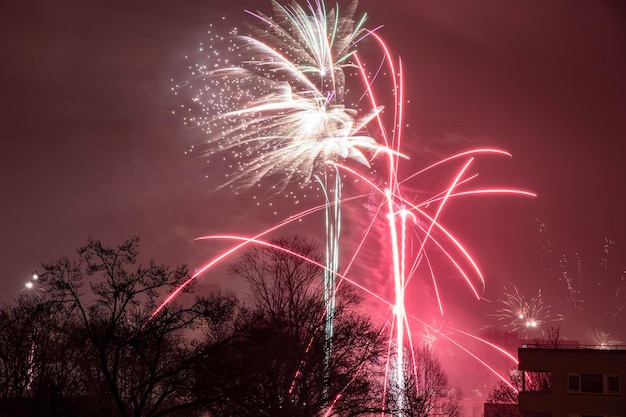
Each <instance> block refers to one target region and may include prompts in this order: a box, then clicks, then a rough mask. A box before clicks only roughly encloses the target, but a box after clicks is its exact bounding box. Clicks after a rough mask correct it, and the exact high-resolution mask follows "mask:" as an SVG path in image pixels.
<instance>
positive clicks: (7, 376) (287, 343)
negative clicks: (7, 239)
mask: <svg viewBox="0 0 626 417" xmlns="http://www.w3.org/2000/svg"><path fill="white" fill-rule="evenodd" d="M273 243H275V244H276V245H277V246H279V247H281V248H285V249H286V250H287V251H285V250H280V249H276V248H269V247H263V246H258V247H252V248H251V249H248V250H246V251H244V252H243V253H242V254H241V256H240V257H239V259H238V260H237V261H236V262H235V263H234V264H233V265H232V266H231V268H230V273H231V274H232V275H233V276H234V277H239V278H242V279H243V280H245V282H247V283H248V284H249V288H250V296H249V298H247V299H246V302H247V305H246V304H244V303H242V302H240V301H239V300H238V299H237V298H235V297H234V296H232V295H224V294H218V293H213V294H210V295H208V296H207V297H195V298H193V297H189V296H186V297H182V298H179V299H177V300H178V301H176V302H170V303H169V304H167V305H166V306H165V307H164V308H163V309H161V310H158V313H156V314H155V312H156V311H157V307H158V306H159V305H160V302H161V300H162V299H164V297H165V296H166V295H169V294H170V293H171V292H172V291H173V290H175V289H177V288H178V287H179V286H180V285H181V284H183V283H185V282H186V281H187V280H188V279H189V274H188V272H187V269H186V268H185V267H184V266H180V267H177V268H173V269H172V268H169V267H166V266H164V265H159V264H156V263H155V262H153V261H150V262H149V263H148V264H147V265H146V266H141V265H136V263H137V257H138V239H137V238H132V239H130V240H128V241H126V242H123V243H122V244H121V245H119V246H117V247H108V246H105V245H103V244H102V243H101V242H99V241H96V240H89V241H88V242H87V245H85V246H84V247H82V248H80V249H78V251H77V254H76V256H75V257H73V258H70V257H62V258H59V259H58V260H56V261H54V262H50V263H47V264H44V265H43V271H42V273H41V274H40V276H39V280H38V281H37V285H38V286H39V288H40V291H39V292H37V293H36V294H29V295H25V296H22V297H20V298H19V299H17V300H16V301H15V303H13V304H12V305H5V306H2V307H0V416H12V417H48V416H60V417H73V416H98V417H118V416H119V417H131V416H132V417H160V416H189V417H193V416H200V415H203V416H206V415H210V416H212V417H226V416H239V417H281V416H285V417H287V416H288V417H292V416H300V417H321V416H342V417H344V416H345V417H351V416H356V415H362V414H372V413H376V414H380V413H384V414H387V415H390V414H392V415H403V416H407V417H408V416H425V415H429V414H430V415H433V413H435V414H440V415H446V416H456V415H457V414H455V413H456V411H455V410H457V408H455V407H456V406H458V395H457V394H455V392H454V391H453V390H450V389H449V387H448V384H447V379H446V378H445V374H444V373H443V372H442V370H441V368H440V367H439V364H438V363H437V362H436V361H435V360H434V357H431V356H428V355H427V354H426V352H418V355H417V357H418V359H419V361H418V365H417V366H416V368H413V369H414V370H415V372H414V373H413V374H411V375H410V376H409V379H408V380H407V389H408V390H412V391H411V394H410V395H409V396H408V397H407V398H408V399H409V401H408V402H407V403H406V404H404V406H403V407H402V409H399V408H398V407H396V408H394V407H386V405H385V404H384V401H383V397H384V392H385V389H386V388H388V385H386V383H385V381H386V377H385V370H386V368H385V363H384V359H385V358H386V356H387V349H388V345H387V344H386V343H384V341H383V340H382V337H381V334H382V333H383V332H382V330H381V329H379V328H377V327H376V326H374V325H373V324H372V322H371V321H370V319H369V318H368V316H367V315H366V314H364V313H363V306H362V301H363V300H362V299H361V297H359V296H358V295H357V293H356V292H355V291H354V290H353V289H352V288H351V287H350V286H349V285H346V284H340V285H339V286H338V289H337V294H336V296H337V297H336V309H335V312H334V317H333V319H334V320H333V322H334V327H333V335H332V355H330V366H326V359H327V356H326V355H325V354H326V352H327V349H328V346H329V344H328V343H327V340H326V334H325V324H326V320H325V314H326V308H325V301H324V294H323V272H322V270H321V268H320V267H319V265H317V264H316V263H315V262H318V263H321V262H320V260H321V258H322V255H321V254H320V253H319V251H318V247H317V245H316V244H315V243H313V242H311V241H309V240H307V239H305V238H302V237H298V236H292V237H287V238H282V239H277V240H275V241H274V242H273ZM288 251H292V252H294V253H296V254H300V255H302V256H303V257H305V258H308V259H311V260H313V261H314V262H308V261H307V260H305V259H303V258H302V257H299V256H296V255H294V253H288ZM187 288H188V291H189V290H190V289H191V288H192V286H189V287H187ZM192 298H193V299H192ZM181 300H182V301H181ZM409 374H410V372H409ZM407 375H408V374H407ZM455 395H456V396H455ZM387 404H391V405H393V406H396V405H397V404H392V403H391V402H389V403H387Z"/></svg>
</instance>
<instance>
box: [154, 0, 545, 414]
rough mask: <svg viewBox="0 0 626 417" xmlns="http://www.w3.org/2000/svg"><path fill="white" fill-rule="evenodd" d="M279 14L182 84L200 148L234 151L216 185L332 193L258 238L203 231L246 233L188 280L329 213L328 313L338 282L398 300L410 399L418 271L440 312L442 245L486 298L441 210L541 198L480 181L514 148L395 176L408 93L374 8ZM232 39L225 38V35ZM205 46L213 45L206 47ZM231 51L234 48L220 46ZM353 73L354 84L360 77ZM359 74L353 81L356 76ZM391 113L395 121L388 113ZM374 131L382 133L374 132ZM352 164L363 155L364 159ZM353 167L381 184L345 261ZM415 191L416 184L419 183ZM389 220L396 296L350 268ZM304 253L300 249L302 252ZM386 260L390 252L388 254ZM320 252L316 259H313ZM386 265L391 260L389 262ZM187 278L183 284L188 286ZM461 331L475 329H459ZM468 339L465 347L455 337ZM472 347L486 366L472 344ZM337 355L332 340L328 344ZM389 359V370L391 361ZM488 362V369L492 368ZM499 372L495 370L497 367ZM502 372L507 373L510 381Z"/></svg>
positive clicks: (394, 346)
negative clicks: (477, 167) (441, 171)
mask: <svg viewBox="0 0 626 417" xmlns="http://www.w3.org/2000/svg"><path fill="white" fill-rule="evenodd" d="M272 4H273V10H274V16H273V17H269V16H267V15H265V14H262V13H258V12H256V13H253V12H249V14H250V15H252V16H253V17H254V18H255V19H256V20H255V21H256V25H252V26H251V27H250V34H249V35H241V34H240V33H239V31H238V30H233V31H231V33H230V35H231V36H229V37H226V38H223V37H221V36H214V37H213V41H212V42H213V43H212V44H211V45H209V47H208V49H207V55H208V61H209V63H205V64H194V65H192V67H191V70H192V76H191V77H190V78H189V79H188V80H187V81H186V82H185V83H182V84H180V85H177V86H176V87H175V91H176V92H177V93H180V92H187V93H190V95H191V105H189V106H188V107H187V108H186V110H187V113H189V114H190V116H186V117H185V122H186V123H187V125H189V126H192V127H195V128H198V129H200V131H201V132H202V133H203V141H202V143H201V144H200V146H198V149H199V150H200V152H201V154H203V155H205V156H208V157H210V158H209V159H211V158H214V157H216V156H217V155H218V154H220V153H221V154H227V155H230V159H231V160H233V161H234V163H233V164H232V167H233V169H232V171H231V172H230V173H229V174H228V177H227V179H226V180H225V181H223V182H221V183H220V184H219V186H218V187H217V188H219V187H224V186H230V187H233V188H237V187H242V188H245V187H249V186H251V185H255V184H257V183H258V182H259V181H260V180H261V179H263V178H271V179H272V180H274V181H276V183H277V186H278V187H279V188H280V187H285V186H287V185H288V184H290V183H294V182H295V183H297V184H299V185H301V186H302V185H306V184H309V183H310V182H311V181H312V180H316V181H317V182H318V183H319V184H320V186H321V189H322V191H323V194H324V198H325V199H324V202H323V204H321V205H320V206H318V207H316V208H313V209H309V210H305V211H303V212H301V213H297V214H295V215H292V216H291V217H290V218H289V219H288V220H285V221H283V222H281V223H279V224H277V225H275V226H272V227H270V228H268V229H267V230H264V231H262V232H260V233H258V234H255V235H254V236H205V237H203V238H202V239H231V240H236V241H240V243H239V244H237V245H235V246H234V247H232V248H231V249H229V250H228V251H226V252H224V253H222V254H219V255H218V256H216V257H215V258H214V259H213V260H211V261H209V262H208V263H207V264H205V265H204V266H203V267H202V268H200V269H199V271H198V272H197V273H196V274H195V275H194V276H192V277H191V278H190V280H189V281H188V282H191V281H192V280H194V279H196V278H197V277H198V276H199V275H200V274H202V273H204V272H206V271H207V270H208V269H210V268H211V267H213V266H214V265H216V264H217V263H219V262H220V261H222V260H223V259H224V258H226V257H227V256H228V255H230V254H232V253H234V252H235V251H237V250H238V249H240V248H242V247H244V246H245V245H247V244H257V245H264V244H267V242H266V241H264V240H263V239H264V237H266V236H267V235H268V234H269V233H271V232H273V231H276V230H277V229H279V228H280V227H283V226H285V225H286V224H289V223H291V222H293V221H296V220H298V219H301V218H302V217H304V216H306V215H309V214H311V213H314V212H316V211H323V212H324V213H325V217H326V228H325V231H326V252H327V254H326V263H325V265H320V264H317V263H316V265H317V266H319V267H320V268H322V269H323V270H324V271H325V272H324V274H325V297H326V304H327V311H326V312H325V314H326V317H327V318H328V317H332V308H333V305H334V293H335V291H336V285H341V283H342V282H343V281H345V282H348V283H350V284H352V285H355V286H357V287H358V288H360V289H362V290H364V291H367V292H368V293H370V294H372V295H373V296H374V297H376V299H378V300H380V301H381V302H383V303H384V304H386V305H387V306H389V307H391V311H392V318H391V319H390V320H389V322H390V323H391V326H390V328H391V329H392V330H391V333H392V337H390V342H389V352H390V355H389V356H390V358H389V361H388V364H389V365H388V366H389V367H392V368H393V369H392V370H391V371H390V379H391V384H390V386H393V387H394V388H393V389H394V392H395V395H397V396H398V398H397V402H398V404H400V405H402V404H403V403H404V399H403V395H404V375H403V369H406V368H407V364H406V362H407V358H406V357H405V354H404V351H405V349H406V346H407V345H409V346H410V347H411V349H410V351H412V350H413V349H412V345H413V342H412V340H411V339H412V336H411V328H410V325H409V321H410V316H409V315H408V314H407V312H406V307H405V298H406V290H407V287H408V286H409V284H410V283H411V281H413V280H416V281H417V280H421V281H423V282H427V283H429V285H430V286H431V287H432V290H433V291H432V293H434V294H435V298H436V300H437V301H436V304H437V305H438V310H439V312H440V314H442V315H443V313H444V306H443V302H442V300H441V297H440V294H439V285H438V283H437V274H436V272H435V271H436V269H437V268H436V266H435V262H434V260H433V259H434V257H433V256H432V253H433V252H437V253H438V254H443V257H444V258H445V259H446V260H447V261H448V262H449V264H450V265H452V268H453V269H454V270H455V271H456V273H457V275H458V276H459V277H460V278H461V279H462V281H464V282H465V283H466V284H467V287H468V288H469V290H470V293H471V294H472V295H473V296H474V297H475V298H476V299H479V298H480V295H479V293H480V292H481V291H482V289H483V287H484V279H483V276H482V273H481V271H480V269H479V267H478V265H477V263H476V262H475V261H474V260H473V258H472V256H471V255H470V253H469V251H468V250H467V249H466V248H465V247H464V245H463V244H462V243H461V242H460V241H459V240H458V239H457V238H456V237H455V236H454V234H453V233H452V232H450V231H449V230H448V229H447V227H445V226H444V225H443V224H442V220H441V217H442V213H443V212H444V210H445V209H446V208H447V207H448V206H449V205H450V203H451V202H452V201H453V200H457V199H459V198H461V197H464V196H468V195H479V194H515V195H525V196H532V195H534V194H532V193H530V192H526V191H521V190H512V189H493V188H471V187H470V186H469V185H468V184H470V183H471V182H472V181H473V180H474V179H475V178H476V174H475V173H472V172H471V169H472V167H473V163H474V161H475V158H476V157H477V156H479V155H485V154H488V155H499V156H502V155H505V156H510V155H509V154H508V153H506V152H504V151H500V150H495V149H474V150H470V151H466V152H462V153H459V154H456V155H453V156H451V157H449V158H446V159H444V160H442V161H439V162H437V163H435V164H433V165H431V166H428V167H426V168H424V169H423V170H421V171H419V172H417V173H415V174H413V175H410V176H409V177H406V178H402V179H401V178H398V168H399V164H400V160H401V159H402V158H403V153H402V149H401V145H402V141H403V138H402V130H403V127H404V122H403V118H404V110H403V102H404V98H403V97H404V92H403V82H402V65H401V62H400V60H399V59H396V58H394V57H393V56H392V54H391V52H390V49H389V47H388V46H387V45H386V43H385V42H384V40H383V39H382V38H381V37H380V36H379V35H378V34H377V33H375V32H373V31H367V30H365V29H364V28H363V23H364V21H365V17H363V18H361V19H360V20H358V22H357V21H356V20H355V19H354V16H355V10H356V2H352V3H350V4H349V5H348V6H347V7H346V8H345V9H342V13H340V12H339V7H338V6H337V7H336V8H335V9H331V10H327V9H326V8H325V6H324V4H323V2H321V1H315V2H314V3H311V2H309V3H308V8H304V7H301V6H299V5H297V4H294V5H292V6H289V7H288V6H282V5H280V4H279V3H277V2H273V3H272ZM365 37H367V38H368V39H371V40H373V42H374V43H375V44H376V45H378V46H379V48H380V51H381V52H382V56H383V65H385V66H386V67H387V71H386V74H387V75H388V79H387V80H386V82H387V83H389V84H391V85H392V90H391V91H392V97H391V100H390V99H389V97H386V98H385V102H388V101H392V102H393V105H392V107H391V108H390V109H389V113H390V114H391V116H385V118H383V117H382V109H383V107H382V106H381V105H380V103H381V102H382V101H381V100H380V99H379V98H378V97H377V95H376V94H375V89H374V84H375V82H377V81H379V80H378V78H377V75H378V74H379V73H385V71H381V68H380V65H379V66H378V67H376V66H374V67H372V68H370V67H368V65H367V64H366V63H365V62H364V61H363V60H362V59H361V57H360V56H359V55H358V54H357V53H356V46H357V44H358V43H359V42H360V41H361V40H362V39H363V38H365ZM217 44H220V45H223V48H220V47H217V46H216V45H217ZM202 50H203V51H204V47H203V48H202ZM223 51H226V52H227V55H228V57H222V56H221V55H220V54H221V53H222V52H223ZM352 82H354V85H352V84H351V83H352ZM349 84H350V85H349ZM390 120H391V124H389V121H390ZM371 132H376V139H375V138H374V135H372V134H371ZM377 156H384V158H379V159H381V160H382V161H381V162H380V163H379V165H380V166H382V167H384V168H382V169H383V170H384V171H385V178H382V179H381V178H376V179H372V178H371V175H372V173H371V172H369V173H363V172H362V171H364V170H363V169H362V168H358V167H363V166H364V167H369V166H370V163H371V161H372V160H373V159H374V158H375V157H377ZM348 162H356V167H357V169H355V167H352V166H350V165H349V164H347V163H348ZM452 163H458V165H459V167H458V168H457V169H456V170H455V171H454V173H453V175H452V177H451V179H450V180H449V182H448V183H447V185H446V186H445V187H444V189H442V190H438V191H437V192H436V193H434V194H433V195H430V196H428V197H427V198H423V199H420V200H419V201H417V202H416V201H414V199H413V198H409V197H407V196H406V195H405V194H409V193H405V192H404V190H405V188H406V183H407V181H410V180H412V179H413V178H420V176H421V174H423V173H424V172H426V171H429V172H432V171H433V170H434V169H435V168H436V167H439V166H442V165H446V164H452ZM340 173H341V174H342V175H346V176H351V177H353V178H356V179H358V180H361V182H362V183H364V184H366V185H367V186H368V187H370V189H371V190H372V194H373V196H368V198H370V197H372V198H371V201H372V202H373V203H372V206H373V207H375V208H374V210H373V213H374V214H373V215H372V217H371V219H368V221H370V223H369V224H368V225H367V226H366V227H365V230H364V232H363V234H362V239H361V241H360V242H358V243H357V244H356V245H355V247H356V248H357V249H356V251H355V252H354V254H353V255H352V256H351V258H350V260H349V262H348V264H347V266H346V267H344V268H343V270H342V271H340V270H339V249H340V246H339V235H340V225H341V210H340V207H341V204H342V203H344V202H345V201H346V200H344V199H342V184H341V176H342V175H340ZM410 194H411V195H413V193H410ZM381 219H384V222H383V223H384V227H383V228H384V229H385V233H386V237H385V242H386V245H387V247H386V248H385V250H387V249H388V253H386V255H385V256H381V258H389V260H390V262H389V264H390V265H389V271H383V273H382V275H391V276H392V277H393V282H392V283H391V284H388V285H389V286H391V287H393V292H394V301H393V302H391V301H387V300H386V299H385V297H383V296H381V295H379V294H377V293H376V292H375V291H372V290H370V289H368V288H367V287H366V286H364V285H362V284H360V283H358V282H356V281H355V280H353V279H351V278H350V277H349V270H350V269H351V266H352V265H353V264H354V263H355V262H357V259H358V257H359V253H360V249H361V248H363V247H364V246H365V245H366V244H367V243H368V239H371V238H372V236H371V235H370V234H369V231H370V230H372V229H373V228H374V224H376V223H380V222H381ZM293 255H294V256H298V254H293ZM385 260H387V259H385ZM311 262H313V261H311ZM387 266H388V265H387V264H385V266H384V267H383V268H386V267H387ZM185 285H186V284H185ZM183 287H184V285H183V286H181V288H179V290H177V291H176V292H174V293H172V294H171V295H170V297H168V299H167V300H165V301H164V303H163V304H162V305H161V306H160V307H159V308H158V309H157V310H156V311H155V312H154V314H157V313H158V312H159V311H160V309H161V308H162V307H163V306H164V305H165V304H167V303H168V302H169V301H170V300H171V299H172V298H173V297H174V296H175V295H176V294H177V293H178V292H180V290H182V288H183ZM428 329H429V332H431V336H429V337H430V338H432V339H433V340H434V338H436V336H435V334H437V335H438V337H442V338H445V339H446V340H450V336H448V335H446V334H443V333H442V332H441V331H439V330H437V329H435V328H434V327H428ZM326 332H327V339H328V340H331V339H332V322H331V321H328V322H327V329H326ZM457 333H459V334H461V333H462V334H463V335H464V337H473V336H471V335H468V334H467V333H465V332H460V331H457ZM458 346H459V347H461V346H460V345H458ZM464 350H465V351H466V352H467V353H468V354H469V355H470V356H472V357H473V358H475V359H477V360H479V362H480V363H481V364H484V365H486V366H487V368H489V366H488V365H487V364H485V363H484V362H483V361H482V360H480V359H479V358H477V357H476V356H475V355H473V354H472V353H471V352H468V351H467V349H464ZM327 351H328V354H330V353H331V351H332V347H330V346H328V348H327ZM388 369H391V368H388ZM489 369H491V368H489ZM494 372H495V371H494ZM504 382H507V383H508V381H507V380H506V379H504Z"/></svg>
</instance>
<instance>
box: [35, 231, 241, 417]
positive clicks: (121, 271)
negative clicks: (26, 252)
mask: <svg viewBox="0 0 626 417" xmlns="http://www.w3.org/2000/svg"><path fill="white" fill-rule="evenodd" d="M137 255H138V238H132V239H130V240H128V241H126V242H124V243H123V244H121V245H119V246H118V247H116V248H112V247H107V246H104V245H102V244H101V243H100V242H99V241H95V240H91V239H90V240H89V241H88V243H87V245H86V246H84V247H82V248H80V249H79V250H78V256H77V259H75V260H71V259H70V258H69V257H62V258H60V259H58V260H57V261H55V262H52V263H48V264H44V273H43V274H41V278H40V282H41V284H42V285H44V286H45V288H46V292H45V297H46V300H47V301H48V302H50V303H54V304H55V305H57V306H59V307H61V308H62V309H63V311H64V312H65V314H67V315H68V317H71V319H72V320H73V322H75V323H77V326H76V328H75V329H74V331H75V334H76V335H78V336H79V337H80V338H81V339H82V340H83V346H82V348H81V352H82V356H81V361H80V366H81V370H82V372H83V374H84V375H85V378H86V379H87V384H88V385H87V392H88V393H89V395H90V401H89V402H90V403H91V404H92V405H94V406H95V407H97V414H98V415H100V416H108V415H110V416H118V415H119V416H124V417H126V416H128V417H130V416H134V417H140V416H161V415H168V414H175V413H178V412H180V411H183V410H187V411H192V410H194V409H198V407H199V406H200V405H201V404H202V402H203V401H202V400H201V399H198V398H196V397H194V396H193V395H192V393H191V386H192V372H191V370H192V369H193V365H194V363H195V362H196V361H198V359H199V358H200V357H201V355H202V349H201V347H200V345H199V343H198V341H197V340H195V339H194V337H193V332H194V331H197V330H198V329H199V326H201V325H202V323H205V324H206V323H211V324H213V325H218V324H219V323H223V322H225V321H228V320H229V319H230V318H231V317H232V315H233V312H234V310H235V307H236V300H235V299H234V298H232V297H227V296H221V295H217V294H213V295H211V296H210V297H209V298H196V300H195V301H194V302H193V303H190V305H188V306H183V305H181V304H176V303H171V304H169V305H168V306H167V307H166V308H164V309H163V310H161V311H160V312H159V314H157V315H156V316H154V317H152V313H153V312H154V311H155V309H156V306H157V302H158V300H159V298H160V296H161V295H163V294H167V293H169V292H171V291H172V290H174V289H175V288H177V287H178V286H179V285H181V284H182V283H183V282H185V281H186V280H187V279H188V277H189V275H188V272H187V269H186V267H184V266H181V267H177V268H175V269H170V268H168V267H166V266H163V265H157V264H156V263H154V262H153V261H150V263H149V264H148V266H146V267H143V266H137V267H133V265H134V264H135V262H136V259H137Z"/></svg>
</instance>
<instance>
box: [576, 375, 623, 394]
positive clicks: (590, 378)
mask: <svg viewBox="0 0 626 417" xmlns="http://www.w3.org/2000/svg"><path fill="white" fill-rule="evenodd" d="M567 392H569V393H582V394H619V393H620V378H619V375H607V374H591V373H586V374H582V373H581V374H578V373H576V374H574V373H572V374H568V375H567Z"/></svg>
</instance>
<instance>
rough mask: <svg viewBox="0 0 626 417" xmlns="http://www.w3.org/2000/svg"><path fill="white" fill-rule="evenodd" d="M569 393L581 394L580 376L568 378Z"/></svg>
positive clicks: (573, 375)
mask: <svg viewBox="0 0 626 417" xmlns="http://www.w3.org/2000/svg"><path fill="white" fill-rule="evenodd" d="M567 391H568V392H580V375H578V374H570V375H568V376H567Z"/></svg>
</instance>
